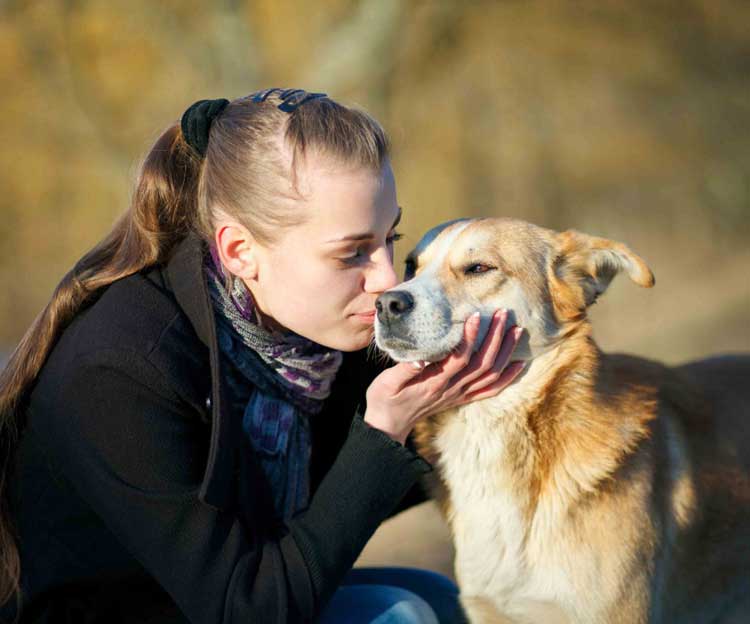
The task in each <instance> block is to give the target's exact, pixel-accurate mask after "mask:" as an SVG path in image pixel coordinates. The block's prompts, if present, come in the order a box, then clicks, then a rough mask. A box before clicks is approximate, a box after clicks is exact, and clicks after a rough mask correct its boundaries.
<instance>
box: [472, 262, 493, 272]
mask: <svg viewBox="0 0 750 624" xmlns="http://www.w3.org/2000/svg"><path fill="white" fill-rule="evenodd" d="M494 269H495V267H493V266H490V265H489V264H482V263H481V262H477V263H475V264H470V265H469V266H467V267H466V268H465V269H464V273H465V274H466V275H478V274H479V273H487V271H492V270H494Z"/></svg>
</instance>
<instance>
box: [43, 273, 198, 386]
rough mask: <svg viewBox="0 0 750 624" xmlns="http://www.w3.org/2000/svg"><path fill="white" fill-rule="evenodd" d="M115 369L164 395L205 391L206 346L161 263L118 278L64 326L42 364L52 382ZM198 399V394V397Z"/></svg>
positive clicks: (44, 376) (58, 383) (44, 371)
mask: <svg viewBox="0 0 750 624" xmlns="http://www.w3.org/2000/svg"><path fill="white" fill-rule="evenodd" d="M103 369H107V370H115V371H119V372H120V373H121V374H122V375H126V376H130V377H133V378H134V382H143V383H144V384H146V385H149V386H151V387H154V388H155V389H156V390H159V391H161V392H162V393H164V394H168V395H171V396H175V397H183V398H188V399H190V398H192V397H193V395H195V396H200V395H205V393H206V389H207V387H208V385H209V383H210V369H209V355H208V348H207V347H206V346H205V345H204V344H203V343H202V342H201V341H200V339H199V338H198V336H197V335H196V333H195V331H194V329H193V327H192V325H191V323H190V321H189V319H188V318H187V316H186V315H185V313H184V312H183V311H182V310H181V308H180V306H179V305H178V303H177V301H176V300H175V298H174V296H173V295H172V293H171V291H170V290H169V288H168V286H167V284H166V282H165V281H164V280H163V278H162V277H161V271H160V269H159V268H154V269H152V270H150V271H148V272H144V273H137V274H134V275H131V276H128V277H125V278H123V279H121V280H118V281H116V282H114V283H113V284H111V285H110V286H109V287H107V288H106V290H105V291H104V292H102V293H101V295H99V296H98V298H97V299H96V301H94V302H93V303H92V304H91V305H89V306H88V307H87V308H86V309H84V310H82V311H81V312H80V313H79V314H78V315H77V316H76V318H75V319H74V320H73V322H72V323H71V324H70V325H69V326H68V327H67V328H66V329H65V331H64V332H63V334H62V335H61V337H60V339H59V340H58V342H57V344H56V345H55V347H54V349H53V350H52V352H51V353H50V356H49V358H48V360H47V362H46V364H45V366H44V368H43V369H42V372H41V375H40V380H39V381H40V384H41V385H42V386H44V383H45V379H46V378H52V379H53V380H54V382H53V383H54V386H55V387H59V386H60V382H61V381H63V380H65V379H71V378H72V377H73V376H76V377H78V378H79V379H80V378H81V377H83V378H84V379H85V378H86V376H89V377H91V379H92V383H95V381H96V377H97V375H98V371H101V370H103ZM196 400H197V399H196Z"/></svg>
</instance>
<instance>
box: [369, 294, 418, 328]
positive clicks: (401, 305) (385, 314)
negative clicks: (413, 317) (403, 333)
mask: <svg viewBox="0 0 750 624" xmlns="http://www.w3.org/2000/svg"><path fill="white" fill-rule="evenodd" d="M375 309H376V310H377V312H378V319H380V320H381V321H391V320H397V319H399V318H401V317H403V316H406V315H407V314H409V312H411V311H412V310H413V309H414V297H412V296H411V295H410V294H409V293H408V292H406V291H404V290H394V291H391V292H386V293H383V294H382V295H380V296H379V297H378V298H377V300H376V301H375Z"/></svg>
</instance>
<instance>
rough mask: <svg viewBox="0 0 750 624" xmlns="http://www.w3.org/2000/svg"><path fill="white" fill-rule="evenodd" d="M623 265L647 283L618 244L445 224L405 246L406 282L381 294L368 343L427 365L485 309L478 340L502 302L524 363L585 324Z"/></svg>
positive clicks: (481, 223)
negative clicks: (519, 331) (520, 331)
mask: <svg viewBox="0 0 750 624" xmlns="http://www.w3.org/2000/svg"><path fill="white" fill-rule="evenodd" d="M620 271H625V272H626V273H627V274H628V275H629V276H630V279H632V280H633V281H634V282H635V283H636V284H639V285H640V286H645V287H650V286H652V285H653V284H654V277H653V274H652V273H651V270H650V269H649V268H648V267H647V266H646V264H645V262H644V261H643V260H642V259H641V258H639V257H638V256H637V255H635V254H634V253H633V252H632V251H630V249H628V248H627V247H626V246H625V245H623V244H621V243H617V242H614V241H610V240H606V239H603V238H596V237H593V236H588V235H586V234H581V233H579V232H576V231H572V230H570V231H567V232H562V233H557V232H554V231H552V230H548V229H545V228H541V227H537V226H535V225H532V224H530V223H526V222H524V221H518V220H515V219H460V220H457V221H449V222H448V223H444V224H442V225H439V226H438V227H436V228H433V229H432V230H430V231H429V232H427V234H425V235H424V237H423V238H422V240H421V241H420V242H419V243H418V244H417V246H416V247H415V248H414V249H413V250H412V251H411V252H410V253H409V255H408V256H407V260H406V274H405V279H406V281H405V282H404V283H402V284H400V285H399V286H396V287H395V288H392V289H391V290H389V291H387V292H385V293H383V294H382V295H381V296H380V297H379V298H378V301H377V304H376V308H377V319H376V322H375V340H376V342H377V344H378V346H379V347H380V348H381V349H383V350H384V351H386V352H387V353H388V354H389V355H390V356H391V357H392V358H393V359H394V360H397V361H428V362H434V361H438V360H440V359H442V358H444V357H445V356H446V355H448V354H449V353H450V352H451V351H452V350H454V349H455V348H456V347H457V346H458V345H459V344H460V342H461V339H462V337H463V326H464V322H465V320H466V319H467V318H468V317H469V315H471V314H472V313H473V312H475V311H479V312H480V313H481V315H482V325H481V329H480V340H481V338H482V337H483V335H484V333H485V332H486V330H487V327H488V326H489V320H490V318H491V316H492V313H493V312H494V311H495V310H496V309H498V308H505V309H507V310H508V312H509V316H508V323H509V325H510V324H515V325H519V326H521V327H523V328H524V329H525V330H526V331H525V333H524V337H523V339H522V341H521V343H520V344H519V345H518V346H517V347H516V350H515V352H514V354H513V359H514V360H529V359H532V358H534V357H535V356H537V355H539V354H541V353H543V352H544V351H547V350H548V349H549V348H551V347H552V346H554V345H555V344H557V343H558V342H559V341H560V340H561V339H562V338H563V337H564V336H566V335H569V334H570V332H571V330H572V329H573V328H574V327H575V326H577V325H579V324H580V323H581V322H583V321H584V320H585V318H586V310H587V308H588V307H589V306H590V305H592V304H593V303H594V302H595V301H596V299H597V297H598V296H599V295H601V294H602V293H603V292H604V291H605V290H606V289H607V287H608V286H609V283H610V282H611V281H612V278H614V276H615V275H616V274H617V273H619V272H620ZM480 340H478V341H477V344H479V343H480Z"/></svg>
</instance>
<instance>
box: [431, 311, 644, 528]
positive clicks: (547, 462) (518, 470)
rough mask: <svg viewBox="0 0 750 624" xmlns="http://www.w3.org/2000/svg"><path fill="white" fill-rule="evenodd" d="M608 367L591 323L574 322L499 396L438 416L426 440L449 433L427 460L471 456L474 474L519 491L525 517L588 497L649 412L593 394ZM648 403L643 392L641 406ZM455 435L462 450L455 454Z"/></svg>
mask: <svg viewBox="0 0 750 624" xmlns="http://www.w3.org/2000/svg"><path fill="white" fill-rule="evenodd" d="M607 367H608V362H607V358H606V356H605V355H604V354H603V353H602V352H601V351H600V350H599V348H598V347H597V345H596V344H595V343H594V341H593V339H592V338H591V331H590V326H589V325H588V323H585V324H581V326H580V327H579V328H578V330H577V331H576V332H575V333H573V334H572V335H570V336H568V337H567V338H566V339H565V340H564V341H562V342H560V343H559V344H558V345H557V346H555V347H554V348H552V349H550V350H549V351H547V352H545V353H543V354H541V355H540V356H538V357H536V358H535V359H533V360H531V361H530V362H529V364H528V365H527V369H526V370H525V371H524V373H523V374H522V375H521V376H520V377H519V378H518V379H517V380H516V381H515V382H514V383H513V384H511V385H510V386H509V387H507V388H506V389H504V390H503V391H502V392H501V393H500V394H499V395H498V396H496V397H493V398H490V399H486V400H484V401H479V402H476V403H473V404H469V405H466V406H464V407H462V408H460V409H459V410H456V411H455V412H452V413H446V414H442V415H440V416H439V417H437V418H438V420H439V421H440V422H438V421H437V420H436V421H435V422H434V423H433V426H431V427H430V429H432V435H434V434H435V433H436V432H438V431H442V430H449V431H451V436H452V440H451V441H449V440H448V439H447V438H444V436H442V435H440V436H439V437H440V438H444V439H443V443H442V444H441V442H440V440H439V439H438V440H437V441H436V443H435V445H434V446H433V452H434V453H435V456H433V457H429V458H428V459H431V460H432V461H438V462H441V463H443V464H444V465H445V462H446V461H448V462H449V461H451V460H450V459H449V458H448V457H447V456H445V455H446V454H451V453H453V454H456V453H459V454H462V455H463V456H464V457H463V459H461V460H459V459H456V461H467V460H468V457H469V455H472V454H473V457H472V459H471V461H481V462H482V463H484V464H486V465H483V466H481V467H479V468H480V470H481V471H482V472H480V473H479V474H490V473H492V474H495V475H497V478H498V479H500V480H501V481H502V482H504V483H505V485H506V487H508V488H513V489H514V490H515V491H516V492H517V493H518V497H519V500H518V502H519V504H520V505H521V506H522V507H526V508H527V509H526V511H527V512H528V513H531V514H533V513H534V510H535V509H536V508H537V506H538V505H539V504H540V503H541V502H543V499H545V498H546V499H549V498H550V497H555V496H559V495H560V494H561V493H563V494H564V495H565V500H561V501H552V504H553V506H554V507H555V508H556V509H559V510H560V511H562V509H563V508H567V507H568V506H569V505H570V504H573V503H574V502H575V500H578V499H580V498H581V497H582V496H584V495H586V494H588V493H591V492H594V491H595V490H596V489H597V487H599V485H600V484H601V483H602V482H604V481H605V480H606V479H607V478H608V477H610V476H611V475H612V474H613V473H614V471H615V470H616V469H617V468H618V466H620V465H621V463H622V461H623V458H624V457H625V456H626V455H627V454H628V453H630V452H631V451H632V450H633V449H634V448H635V447H636V446H637V444H638V442H639V441H640V440H641V439H643V437H644V436H645V435H646V422H645V420H647V419H645V420H644V417H643V415H642V414H643V413H647V412H648V410H646V412H643V411H640V410H638V411H637V413H638V414H639V415H638V416H631V415H630V414H631V413H632V412H631V411H630V410H622V407H621V406H620V405H619V401H618V396H617V394H612V395H608V396H603V395H602V393H601V390H599V386H600V385H601V384H600V381H601V380H602V376H607V375H608V374H609V373H608V370H607ZM631 391H632V388H631ZM631 394H632V393H631ZM649 400H650V398H649V396H648V391H645V392H644V395H643V401H649ZM434 425H437V428H436V427H434ZM422 438H423V439H425V436H422ZM457 438H460V444H461V447H462V449H461V451H455V446H454V445H455V444H456V439H457ZM441 456H442V457H441ZM498 485H500V484H499V483H498ZM547 502H549V500H547Z"/></svg>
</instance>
